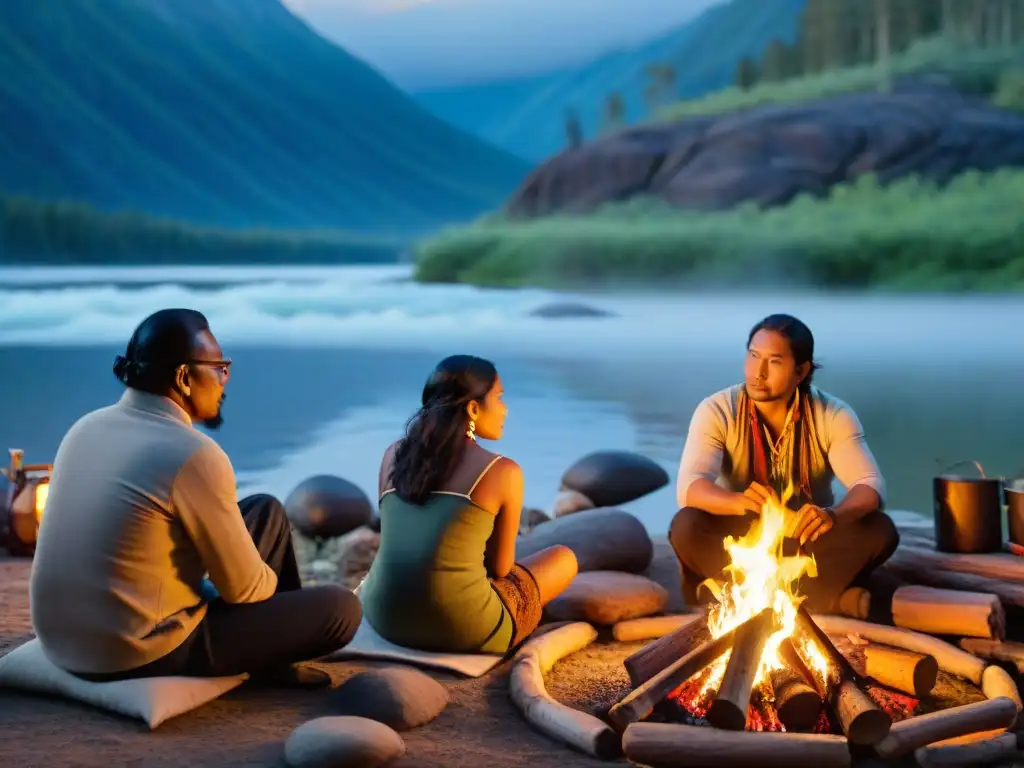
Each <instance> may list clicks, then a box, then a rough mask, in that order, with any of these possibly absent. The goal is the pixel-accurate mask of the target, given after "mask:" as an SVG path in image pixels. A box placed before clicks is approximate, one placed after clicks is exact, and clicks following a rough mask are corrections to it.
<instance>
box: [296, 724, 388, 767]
mask: <svg viewBox="0 0 1024 768" xmlns="http://www.w3.org/2000/svg"><path fill="white" fill-rule="evenodd" d="M404 754H405V742H404V741H402V737H401V736H399V735H398V734H397V733H395V731H394V730H393V729H391V728H389V727H388V726H386V725H384V724H383V723H378V722H377V721H376V720H368V719H366V718H364V717H318V718H317V719H316V720H310V721H309V722H308V723H305V724H303V725H300V726H299V727H298V728H296V729H295V730H294V731H292V733H291V735H290V736H289V737H288V740H287V741H286V742H285V743H284V759H285V762H286V763H287V764H288V765H290V766H292V768H377V766H381V765H386V764H387V763H389V762H391V761H392V760H394V759H396V758H398V757H401V756H402V755H404Z"/></svg>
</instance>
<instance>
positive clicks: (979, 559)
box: [898, 541, 1024, 584]
mask: <svg viewBox="0 0 1024 768" xmlns="http://www.w3.org/2000/svg"><path fill="white" fill-rule="evenodd" d="M898 552H899V553H900V556H901V557H905V556H906V555H908V554H909V555H912V556H914V557H915V558H916V559H917V561H918V562H919V563H920V564H921V566H922V567H923V568H930V569H934V570H945V571H954V572H956V573H971V574H974V575H975V576H984V577H985V578H988V579H997V580H999V581H1011V582H1016V583H1017V584H1024V557H1020V556H1018V555H1011V554H1007V553H1003V552H998V553H992V554H989V555H962V554H956V553H952V552H939V551H937V550H935V549H929V548H928V547H927V546H926V545H925V543H924V542H923V541H921V542H918V541H912V542H910V545H909V546H904V545H903V544H902V543H901V545H900V548H899V550H898Z"/></svg>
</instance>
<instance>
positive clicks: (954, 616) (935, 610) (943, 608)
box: [892, 585, 1006, 640]
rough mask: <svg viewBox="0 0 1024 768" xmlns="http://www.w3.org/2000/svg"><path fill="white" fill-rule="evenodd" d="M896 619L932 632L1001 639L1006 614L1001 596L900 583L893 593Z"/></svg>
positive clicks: (906, 627)
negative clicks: (900, 585)
mask: <svg viewBox="0 0 1024 768" xmlns="http://www.w3.org/2000/svg"><path fill="white" fill-rule="evenodd" d="M892 620H893V623H894V624H895V625H896V626H898V627H902V628H904V629H914V630H917V631H919V632H928V633H929V634H933V635H966V636H968V637H987V638H992V639H995V640H1002V639H1003V638H1004V637H1006V614H1005V612H1004V611H1003V604H1002V603H1000V602H999V598H998V597H996V596H995V595H992V594H985V593H982V592H956V591H953V590H951V589H936V588H934V587H922V586H918V585H916V586H909V587H900V588H899V589H897V590H896V592H895V593H894V594H893V596H892Z"/></svg>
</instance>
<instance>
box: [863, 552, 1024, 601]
mask: <svg viewBox="0 0 1024 768" xmlns="http://www.w3.org/2000/svg"><path fill="white" fill-rule="evenodd" d="M882 570H884V571H885V572H887V573H891V574H892V575H893V576H896V577H898V578H900V579H902V580H903V581H906V582H908V583H910V584H924V585H926V586H929V587H938V588H939V589H955V590H958V591H963V592H988V593H990V594H993V595H995V596H996V597H998V598H999V600H1000V601H1001V602H1002V603H1003V605H1004V606H1006V605H1014V606H1018V607H1021V608H1024V584H1017V583H1014V582H1011V581H1001V580H999V579H993V578H989V577H987V576H978V575H976V574H973V573H959V572H957V571H944V570H941V569H938V568H935V567H934V566H933V565H932V563H930V562H928V558H920V557H918V556H917V555H915V553H914V551H913V550H905V549H903V548H902V547H901V548H900V549H897V550H896V554H894V555H893V556H892V557H891V558H889V560H887V561H886V562H885V565H884V566H882Z"/></svg>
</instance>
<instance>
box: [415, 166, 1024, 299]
mask: <svg viewBox="0 0 1024 768" xmlns="http://www.w3.org/2000/svg"><path fill="white" fill-rule="evenodd" d="M1021 200H1024V171H1019V170H1002V171H999V172H997V173H993V174H984V175H983V174H979V173H973V172H972V173H967V174H964V175H962V176H960V177H958V178H956V179H954V180H953V181H952V182H951V183H950V184H949V185H947V186H946V187H944V188H942V189H938V188H936V187H934V186H933V185H930V184H927V183H925V182H921V181H918V180H916V179H906V180H903V181H900V182H896V183H894V184H891V185H888V186H886V187H882V186H880V185H879V184H878V183H877V181H876V179H875V178H874V177H873V176H869V175H866V176H862V177H860V179H859V180H858V181H857V182H856V183H854V184H851V185H844V186H839V187H835V188H834V189H833V191H832V193H831V195H830V196H829V197H828V198H825V199H814V198H811V197H808V196H804V197H801V198H798V199H796V200H795V201H793V202H792V203H790V204H789V205H787V206H782V207H778V208H772V209H768V210H760V209H758V208H757V207H755V206H754V205H747V206H744V207H741V208H737V209H735V210H731V211H724V212H715V213H702V212H687V211H679V210H677V209H674V208H670V207H669V206H668V205H667V204H665V203H661V202H655V201H653V200H634V201H632V202H628V203H615V204H609V205H607V206H605V207H604V208H603V209H601V210H600V211H599V212H597V213H595V214H591V215H589V216H578V217H573V216H552V217H545V218H540V219H534V220H532V221H523V222H509V221H504V220H501V219H498V218H494V217H492V218H490V219H487V220H481V221H479V222H477V223H476V224H474V225H472V226H469V227H463V228H458V229H450V230H447V231H443V232H441V233H440V234H439V235H438V236H436V237H434V238H432V239H429V240H426V241H424V242H422V243H420V244H419V246H418V247H417V252H416V259H417V265H416V273H417V278H418V279H419V280H421V281H423V282H466V283H474V284H478V285H488V286H522V285H543V286H552V287H554V286H574V285H575V286H578V285H602V284H604V285H623V284H626V283H634V284H661V285H663V284H665V283H666V282H669V281H672V282H679V283H682V284H695V283H701V282H709V283H712V282H713V283H726V284H736V285H740V284H742V285H756V284H759V283H761V284H765V283H776V284H778V283H790V284H791V283H797V284H804V285H814V286H823V287H824V286H827V287H836V288H839V287H843V288H882V287H884V288H894V289H900V290H1017V289H1022V288H1024V225H1022V223H1021V218H1020V201H1021Z"/></svg>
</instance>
